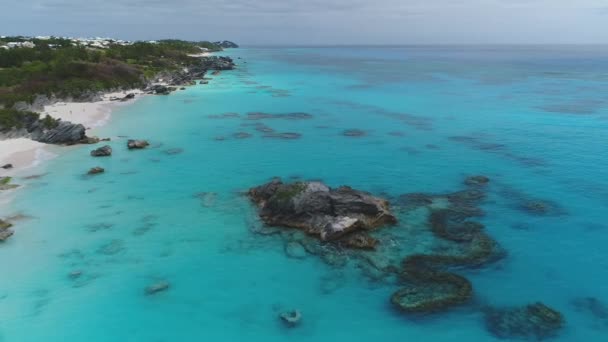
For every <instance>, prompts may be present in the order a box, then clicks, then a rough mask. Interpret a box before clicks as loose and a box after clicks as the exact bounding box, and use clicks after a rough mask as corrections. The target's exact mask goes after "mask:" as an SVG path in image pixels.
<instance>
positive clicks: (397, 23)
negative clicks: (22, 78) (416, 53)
mask: <svg viewBox="0 0 608 342" xmlns="http://www.w3.org/2000/svg"><path fill="white" fill-rule="evenodd" d="M0 8H3V11H2V12H0V34H56V35H72V36H100V35H103V36H114V37H118V38H126V39H152V38H166V37H176V38H185V39H232V40H235V41H238V42H242V43H245V44H247V43H249V44H281V43H282V44H285V43H296V44H339V43H343V44H357V43H359V44H370V43H378V44H391V43H392V44H408V43H415V44H419V43H429V44H433V43H608V23H607V22H606V17H605V14H607V13H608V10H607V7H606V4H605V0H576V1H571V0H373V1H372V0H257V1H252V0H128V1H123V0H105V1H103V2H93V1H85V0H20V1H15V0H0Z"/></svg>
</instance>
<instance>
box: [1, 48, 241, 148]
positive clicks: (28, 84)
mask: <svg viewBox="0 0 608 342" xmlns="http://www.w3.org/2000/svg"><path fill="white" fill-rule="evenodd" d="M228 43H229V42H218V43H211V42H206V41H203V42H190V41H183V40H175V39H167V40H160V41H149V42H134V43H130V42H125V41H115V40H111V39H101V38H100V39H94V40H77V39H67V38H53V37H45V38H43V39H42V38H40V39H38V38H27V37H4V38H0V132H8V131H10V130H12V129H26V130H27V131H28V132H30V131H31V130H32V129H38V130H44V129H55V128H57V126H58V125H59V122H58V121H57V120H55V119H53V118H51V117H49V116H46V117H45V118H40V117H39V115H38V114H37V113H34V112H31V111H28V110H26V109H29V107H30V106H28V105H27V104H33V103H34V102H35V100H36V98H37V96H39V95H44V96H46V97H47V98H53V97H54V98H58V99H74V100H87V99H90V98H92V97H93V96H94V95H95V94H97V93H98V92H100V91H110V90H118V89H132V88H143V87H145V86H146V85H149V83H150V81H151V80H153V79H154V78H155V77H159V75H162V76H163V78H166V77H168V75H172V74H175V75H179V77H178V78H177V79H178V82H181V83H186V81H190V82H189V83H192V81H191V80H190V78H191V77H195V76H200V75H202V74H204V71H205V70H206V68H212V67H217V68H220V67H221V66H218V65H216V64H214V63H216V62H218V61H219V63H225V61H223V60H222V59H221V58H215V57H214V58H215V59H214V58H210V59H211V61H202V60H201V59H200V58H199V57H197V56H199V55H200V53H201V52H213V51H221V50H222V46H228ZM3 44H4V45H3ZM7 44H11V45H10V47H9V45H7ZM228 64H231V61H230V63H228ZM189 68H190V69H191V71H190V72H189V71H185V70H188V69H189ZM199 71H202V72H199ZM168 92H169V90H167V91H164V92H163V93H168ZM157 93H158V92H157ZM62 141H63V140H62Z"/></svg>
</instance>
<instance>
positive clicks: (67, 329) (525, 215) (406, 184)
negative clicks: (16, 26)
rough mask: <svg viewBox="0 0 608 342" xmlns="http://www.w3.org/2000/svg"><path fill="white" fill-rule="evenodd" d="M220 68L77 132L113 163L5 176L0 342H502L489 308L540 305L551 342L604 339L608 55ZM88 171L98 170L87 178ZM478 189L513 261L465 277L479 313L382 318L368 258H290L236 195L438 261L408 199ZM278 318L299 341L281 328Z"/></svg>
mask: <svg viewBox="0 0 608 342" xmlns="http://www.w3.org/2000/svg"><path fill="white" fill-rule="evenodd" d="M228 54H229V55H230V56H231V57H233V58H235V59H237V58H239V57H240V58H241V60H239V62H238V64H239V66H238V68H237V69H236V70H234V71H226V72H222V73H221V74H219V75H215V76H210V77H211V78H212V80H211V81H210V82H209V84H207V85H200V84H199V85H196V86H191V87H188V88H187V89H185V90H181V91H176V92H174V93H172V94H171V95H169V96H143V97H141V98H139V99H138V100H137V101H136V102H134V103H132V104H130V105H126V106H118V107H115V108H112V114H111V120H109V121H108V120H107V112H99V111H98V112H96V114H94V115H93V114H91V116H90V118H91V119H90V120H91V121H88V125H90V126H95V124H96V123H98V122H107V123H106V124H105V125H99V126H97V127H94V135H97V136H99V137H110V138H111V139H112V140H111V141H110V142H107V144H108V145H110V146H111V147H112V148H113V151H114V152H113V155H112V156H111V157H109V158H102V159H100V158H92V157H91V156H90V155H89V152H90V151H91V150H92V149H94V148H97V147H100V146H102V145H103V144H106V143H105V142H104V143H101V144H97V145H78V146H72V147H68V148H62V151H61V153H56V154H58V157H56V158H54V159H52V160H49V161H47V162H44V163H40V164H38V165H34V166H32V167H30V168H28V169H27V172H25V171H19V172H22V173H20V174H18V175H16V176H15V179H14V182H15V183H17V184H21V185H22V186H23V189H21V191H17V192H14V193H13V194H11V197H12V200H11V201H10V202H8V203H5V204H3V205H2V206H0V217H12V218H14V220H13V223H14V224H15V226H14V228H13V229H14V230H15V235H14V236H13V237H12V238H11V239H9V240H7V241H5V242H4V243H3V244H1V245H0V256H1V257H2V258H3V260H5V261H7V262H6V265H5V267H6V269H5V280H3V282H2V283H1V284H0V308H1V310H0V341H25V342H27V341H40V340H42V339H44V340H45V341H66V340H68V341H83V340H87V341H108V340H127V341H145V340H150V341H183V340H192V339H200V338H203V339H215V340H225V341H229V340H244V339H247V340H253V341H256V340H260V341H261V340H264V341H283V340H286V339H290V340H302V341H310V340H315V341H330V340H332V341H333V340H336V339H349V340H357V341H358V340H360V341H367V340H370V339H377V340H389V339H391V340H392V339H396V338H399V339H411V340H428V341H456V340H458V341H461V340H469V341H496V340H499V338H498V337H497V336H496V335H495V333H493V332H492V330H491V329H488V326H487V325H486V321H485V318H484V317H485V316H484V310H485V308H487V307H496V308H502V307H520V306H523V305H527V304H531V303H535V302H542V303H544V304H546V305H548V306H550V307H552V308H554V309H556V310H558V311H559V312H561V313H562V314H563V315H564V317H565V320H566V325H565V326H564V328H563V329H561V330H559V332H558V333H557V334H556V336H553V337H552V338H553V339H554V340H556V341H576V340H581V341H582V340H586V341H601V340H602V337H601V336H604V335H605V334H606V331H608V328H607V327H608V321H606V319H605V317H603V315H601V314H597V313H598V312H600V313H601V312H602V311H601V310H599V311H598V310H597V308H598V307H599V308H602V307H603V305H606V303H608V292H606V288H605V287H604V286H603V285H602V284H603V283H604V282H605V280H607V279H608V272H607V270H608V260H606V258H605V256H604V253H603V251H604V249H605V245H606V243H607V242H608V241H607V240H606V236H605V234H603V233H604V232H605V229H607V227H606V225H605V223H604V220H603V216H604V215H603V213H604V212H605V210H606V206H607V205H608V202H606V198H607V197H606V196H607V195H608V183H606V178H605V177H603V176H602V170H605V169H606V168H608V159H607V158H606V155H605V153H603V143H602V142H603V139H604V136H605V133H606V131H607V130H608V120H606V118H607V117H608V112H607V109H606V106H605V105H604V104H603V103H602V102H601V101H600V100H598V99H602V94H605V93H606V91H607V90H608V89H607V87H608V75H607V74H606V73H605V71H603V70H606V69H605V67H606V65H605V64H606V62H605V57H606V56H607V55H608V53H607V52H606V51H605V50H602V49H601V48H600V49H598V50H593V49H591V50H588V51H585V53H582V54H581V53H580V51H579V53H578V54H576V55H573V54H572V53H570V50H568V49H566V48H564V49H562V50H560V48H555V50H551V49H548V50H547V48H537V49H534V48H529V49H523V48H522V49H513V50H508V49H506V48H505V49H483V48H458V47H453V48H440V47H403V48H297V49H289V48H280V49H279V48H277V49H261V48H259V49H241V50H231V51H230V52H228ZM245 62H246V63H245ZM100 106H105V105H103V104H100ZM60 107H61V106H59V107H57V108H56V109H50V112H49V113H51V115H52V114H53V110H60V109H59V108H60ZM64 107H65V106H64ZM105 108H107V107H103V110H105ZM69 110H71V111H72V114H73V113H75V112H78V111H79V109H77V108H72V109H68V114H69ZM87 111H88V109H87ZM91 113H93V112H91ZM100 113H101V114H100ZM74 117H75V116H74ZM85 120H89V119H88V118H87V119H85ZM582 128H584V129H585V134H583V133H582V131H581V129H582ZM127 139H146V140H148V141H149V142H150V146H149V147H148V148H146V149H143V150H128V149H127V147H126V143H127ZM2 146H5V145H2ZM29 147H30V146H28V150H29V151H30V152H26V153H29V154H30V155H29V156H28V158H29V157H31V155H32V154H33V155H34V156H35V153H32V152H31V151H32V149H34V151H35V149H37V148H39V147H38V146H36V145H31V148H29ZM49 152H51V153H54V152H53V150H49ZM4 153H5V152H4V149H3V155H2V156H3V157H5V155H4ZM572 155H576V156H577V158H571V157H568V156H572ZM11 158H12V157H11ZM30 160H31V158H30ZM3 161H4V160H3ZM7 162H11V161H10V160H7ZM94 166H101V167H103V168H104V169H105V170H106V172H105V173H104V174H101V175H96V176H87V175H85V173H86V171H87V170H89V169H90V168H91V167H94ZM472 175H485V176H487V177H488V178H489V179H490V181H489V183H488V185H487V187H486V188H484V189H485V190H484V191H485V193H486V194H485V196H486V197H485V198H484V200H483V201H482V202H481V203H480V204H479V208H480V209H481V210H483V212H484V215H483V216H480V217H477V218H476V220H478V221H480V222H481V223H483V225H484V226H485V232H486V233H487V234H488V235H489V236H490V237H491V238H492V239H493V240H494V241H496V242H497V243H498V244H499V245H500V247H501V249H503V250H504V252H505V254H504V255H503V256H502V257H501V258H500V259H499V260H496V261H493V262H491V263H488V264H484V265H482V266H480V267H478V268H471V267H466V268H462V269H458V268H457V269H456V270H455V272H456V273H457V274H460V275H463V276H465V277H466V278H467V279H468V280H469V281H470V282H471V283H472V284H473V288H474V298H473V300H472V301H471V302H470V303H468V304H467V305H463V306H458V307H456V308H452V309H451V310H448V311H446V312H441V313H438V314H433V315H426V316H423V317H417V316H413V317H412V316H410V315H407V314H403V313H401V312H399V311H398V310H396V309H395V308H394V307H393V306H392V305H391V303H390V300H389V298H390V297H391V294H393V293H394V292H395V291H396V290H397V289H398V288H399V285H398V284H397V283H396V280H395V278H394V276H393V275H388V276H387V275H385V272H384V271H383V270H382V267H381V266H378V265H379V264H378V263H379V262H380V261H381V260H379V259H373V260H374V262H375V263H374V262H371V261H370V260H372V259H371V258H367V259H366V258H360V257H354V256H353V254H349V253H344V258H343V259H344V262H343V263H342V261H340V262H334V263H333V264H332V263H328V262H327V260H323V258H320V257H319V256H318V255H315V254H313V253H310V252H309V251H305V252H304V253H301V251H296V252H294V251H293V249H290V248H287V247H288V246H293V245H290V243H293V242H297V243H303V242H302V241H304V237H302V236H301V235H300V234H301V233H300V232H299V231H297V230H294V229H287V228H284V229H279V230H278V231H273V232H267V231H266V230H265V229H266V228H267V227H266V226H265V225H264V224H263V222H262V221H261V220H260V218H259V217H258V211H257V209H258V208H257V207H256V206H255V205H253V204H252V203H251V201H250V199H249V198H248V197H247V196H246V193H247V191H248V190H249V189H251V188H252V187H255V186H258V185H261V184H264V183H267V182H268V181H270V180H271V179H272V178H273V177H281V179H282V180H283V181H285V182H295V181H311V180H320V181H322V182H323V183H325V184H327V185H328V186H330V187H332V188H337V187H339V186H341V185H348V186H351V187H353V188H355V189H359V190H363V191H367V192H369V193H371V194H374V195H376V196H381V197H382V198H386V199H388V200H389V201H390V203H391V209H392V210H393V211H394V213H395V215H396V218H397V219H398V223H397V224H396V225H394V226H387V227H382V228H380V229H379V230H378V231H377V233H373V235H374V236H375V237H376V238H377V239H378V240H379V242H378V247H377V248H378V249H379V250H380V251H383V252H384V251H386V250H388V249H390V248H396V249H399V253H407V254H408V255H410V254H415V253H430V252H432V253H442V251H443V252H445V251H450V248H451V245H449V244H446V243H445V242H444V241H440V240H438V239H437V238H436V237H434V236H433V234H431V233H430V231H429V229H428V227H427V226H425V225H424V224H421V222H422V221H421V220H420V218H419V217H418V216H417V214H416V213H412V212H408V211H407V210H405V209H404V208H405V207H406V204H404V203H406V202H403V198H404V197H403V196H404V195H407V194H412V193H425V194H434V195H440V194H448V193H455V192H458V191H462V190H465V189H467V185H466V184H464V183H463V182H464V180H465V179H467V177H470V176H472ZM28 176H35V177H28ZM260 232H265V233H267V234H260ZM555 232H559V234H555ZM389 247H390V248H389ZM386 255H388V254H386ZM581 265H584V267H583V266H581ZM165 282H166V283H165ZM153 285H158V287H157V288H154V289H153V290H154V291H153V292H154V293H153V294H150V293H149V292H150V290H149V289H150V286H153ZM163 285H167V286H166V287H164V286H163ZM156 290H158V292H156ZM593 308H595V310H594V309H593ZM290 310H298V312H300V313H301V315H302V318H301V323H300V324H299V325H298V326H296V327H293V328H289V327H286V326H285V325H284V324H283V322H281V320H280V319H279V318H278V316H279V315H280V314H281V313H283V312H286V311H290ZM353 336H355V337H353Z"/></svg>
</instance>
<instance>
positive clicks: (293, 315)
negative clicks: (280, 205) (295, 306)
mask: <svg viewBox="0 0 608 342" xmlns="http://www.w3.org/2000/svg"><path fill="white" fill-rule="evenodd" d="M279 318H280V319H281V320H282V321H283V323H285V325H286V326H288V327H290V328H293V327H295V326H297V325H298V324H300V320H301V319H302V314H301V313H300V311H298V310H292V311H286V312H283V313H281V314H280V315H279Z"/></svg>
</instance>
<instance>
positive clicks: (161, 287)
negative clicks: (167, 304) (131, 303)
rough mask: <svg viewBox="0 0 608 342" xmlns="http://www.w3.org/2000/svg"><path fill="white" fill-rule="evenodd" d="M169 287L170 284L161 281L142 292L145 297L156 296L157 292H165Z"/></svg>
mask: <svg viewBox="0 0 608 342" xmlns="http://www.w3.org/2000/svg"><path fill="white" fill-rule="evenodd" d="M170 286H171V284H169V282H168V281H166V280H162V281H159V282H158V283H154V284H152V285H150V286H148V287H146V289H145V291H144V292H145V294H146V295H147V296H150V295H154V294H157V293H159V292H163V291H167V290H168V289H169V287H170Z"/></svg>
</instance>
